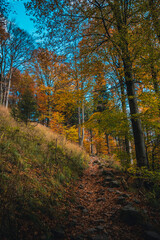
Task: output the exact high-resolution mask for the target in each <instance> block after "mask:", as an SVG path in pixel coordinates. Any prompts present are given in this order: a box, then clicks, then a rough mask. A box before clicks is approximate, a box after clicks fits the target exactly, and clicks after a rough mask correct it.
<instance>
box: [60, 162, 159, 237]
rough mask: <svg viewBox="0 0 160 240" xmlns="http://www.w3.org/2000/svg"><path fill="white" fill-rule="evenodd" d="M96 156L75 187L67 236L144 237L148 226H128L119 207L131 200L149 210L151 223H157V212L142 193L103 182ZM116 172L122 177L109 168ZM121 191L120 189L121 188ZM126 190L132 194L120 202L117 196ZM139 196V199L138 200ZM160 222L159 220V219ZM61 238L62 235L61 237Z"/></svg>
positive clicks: (146, 212) (120, 175)
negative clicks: (147, 202)
mask: <svg viewBox="0 0 160 240" xmlns="http://www.w3.org/2000/svg"><path fill="white" fill-rule="evenodd" d="M96 160H97V158H96V157H93V158H91V162H90V164H89V168H88V169H87V170H86V171H85V172H84V175H83V176H82V177H81V179H80V180H79V181H78V183H77V184H76V185H75V186H74V187H73V189H72V190H71V191H72V192H73V193H74V197H75V200H74V201H71V202H70V204H69V207H68V211H69V214H68V218H67V222H65V224H64V228H65V240H72V239H73V240H78V239H79V240H85V239H93V240H105V239H106V240H121V239H123V240H131V239H132V240H142V239H147V238H145V236H144V231H145V230H146V229H145V228H146V227H145V228H144V226H139V225H134V226H128V224H126V223H124V222H123V221H122V220H121V219H120V216H119V209H121V208H122V207H123V206H124V205H126V204H128V203H131V204H132V205H133V206H134V207H138V208H140V209H141V210H142V211H144V212H145V214H147V216H148V219H149V221H150V224H153V221H155V222H156V221H157V220H155V219H154V214H155V213H154V212H153V211H151V210H150V208H149V207H148V206H146V205H145V202H144V199H142V196H140V195H137V194H134V193H133V192H129V190H127V191H126V190H125V185H123V184H122V183H121V184H120V187H119V188H109V187H108V186H107V187H104V186H102V182H103V179H104V176H102V174H101V170H102V169H100V167H99V165H98V164H97V163H95V161H96ZM107 170H108V171H109V172H113V173H114V180H117V179H118V181H119V182H121V181H122V178H123V177H122V174H121V173H118V172H116V171H115V170H113V169H111V168H108V169H107ZM118 191H119V192H121V193H119V192H118ZM122 193H126V194H128V195H129V197H127V198H125V200H126V201H125V203H121V204H118V203H117V199H118V197H119V196H121V195H122ZM135 199H136V200H138V202H137V203H135ZM156 223H157V222H156ZM57 239H60V238H58V237H57Z"/></svg>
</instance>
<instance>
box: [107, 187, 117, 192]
mask: <svg viewBox="0 0 160 240" xmlns="http://www.w3.org/2000/svg"><path fill="white" fill-rule="evenodd" d="M107 190H108V192H112V193H113V192H116V191H115V189H112V188H108V189H107Z"/></svg>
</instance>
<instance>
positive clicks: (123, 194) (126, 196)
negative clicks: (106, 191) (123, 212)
mask: <svg viewBox="0 0 160 240" xmlns="http://www.w3.org/2000/svg"><path fill="white" fill-rule="evenodd" d="M121 196H122V197H124V198H129V197H130V196H129V194H126V193H122V195H121Z"/></svg>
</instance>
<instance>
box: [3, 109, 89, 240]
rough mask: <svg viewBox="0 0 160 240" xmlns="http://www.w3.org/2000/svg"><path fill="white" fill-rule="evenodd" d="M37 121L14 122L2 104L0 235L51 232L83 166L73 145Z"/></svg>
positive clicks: (28, 235) (83, 159) (22, 236)
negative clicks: (34, 122) (33, 122)
mask: <svg viewBox="0 0 160 240" xmlns="http://www.w3.org/2000/svg"><path fill="white" fill-rule="evenodd" d="M35 125H36V124H32V125H28V126H26V125H25V124H23V123H20V122H19V123H18V122H16V121H15V120H14V119H13V118H12V117H11V116H10V114H9V112H8V111H7V110H6V109H5V108H3V107H0V238H1V239H12V240H14V239H39V237H38V236H39V235H41V236H43V233H45V235H46V233H47V234H49V232H50V228H51V227H53V226H52V224H53V225H54V219H56V218H57V217H59V218H60V217H61V215H62V214H63V213H64V212H65V211H64V208H65V202H66V200H65V199H66V195H67V189H68V188H69V187H70V186H71V185H72V183H73V182H74V180H75V179H77V177H78V176H80V175H81V173H82V171H83V169H84V168H85V167H86V166H87V154H86V153H85V152H84V151H83V150H82V149H80V148H79V147H78V146H77V145H75V144H72V143H70V142H67V141H66V140H65V138H64V137H63V136H59V135H57V134H55V133H53V132H52V131H51V130H49V129H48V128H46V127H44V126H42V125H40V124H38V125H37V126H35ZM36 235H37V237H36ZM48 239H49V236H48Z"/></svg>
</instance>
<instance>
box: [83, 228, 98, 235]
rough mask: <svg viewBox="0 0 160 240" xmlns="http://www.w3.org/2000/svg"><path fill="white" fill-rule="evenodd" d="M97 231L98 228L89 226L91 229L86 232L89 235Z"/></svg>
mask: <svg viewBox="0 0 160 240" xmlns="http://www.w3.org/2000/svg"><path fill="white" fill-rule="evenodd" d="M95 232H96V228H89V229H88V230H87V231H86V232H85V234H87V235H89V236H90V234H93V233H95Z"/></svg>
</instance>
